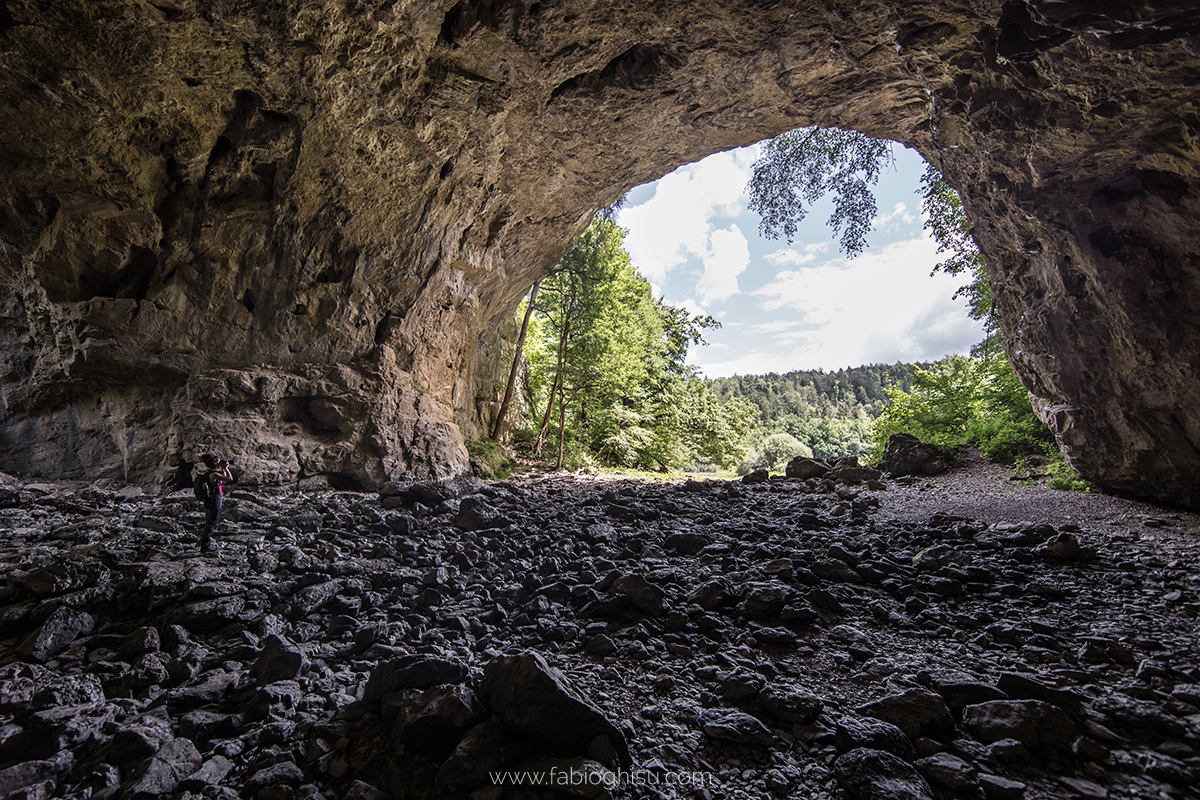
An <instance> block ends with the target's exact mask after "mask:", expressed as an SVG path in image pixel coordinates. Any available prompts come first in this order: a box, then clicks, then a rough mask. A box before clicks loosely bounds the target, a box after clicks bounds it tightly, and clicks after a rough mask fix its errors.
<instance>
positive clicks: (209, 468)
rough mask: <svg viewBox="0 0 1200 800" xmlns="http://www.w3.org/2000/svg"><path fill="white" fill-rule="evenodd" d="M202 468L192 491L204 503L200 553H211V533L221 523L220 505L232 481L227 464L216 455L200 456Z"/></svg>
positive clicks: (197, 472) (198, 471) (197, 473)
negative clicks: (226, 487)
mask: <svg viewBox="0 0 1200 800" xmlns="http://www.w3.org/2000/svg"><path fill="white" fill-rule="evenodd" d="M200 460H201V461H202V462H203V463H204V468H203V469H199V470H197V471H196V480H195V482H194V483H193V484H192V490H193V491H194V492H195V493H196V498H197V499H198V500H200V502H202V503H204V510H205V518H204V530H203V531H202V532H201V534H200V552H201V553H211V552H213V541H212V532H213V528H215V527H216V525H217V523H218V522H220V521H221V505H222V500H223V498H224V494H225V484H226V483H227V482H229V481H232V480H233V476H232V475H230V474H229V462H228V461H225V460H224V459H221V458H218V457H217V454H216V453H205V454H204V455H202V456H200Z"/></svg>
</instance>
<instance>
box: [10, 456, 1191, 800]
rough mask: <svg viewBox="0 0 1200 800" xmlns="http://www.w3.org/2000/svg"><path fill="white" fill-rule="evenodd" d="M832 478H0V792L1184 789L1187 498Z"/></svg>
mask: <svg viewBox="0 0 1200 800" xmlns="http://www.w3.org/2000/svg"><path fill="white" fill-rule="evenodd" d="M863 477H867V478H869V477H871V476H869V475H866V476H864V475H856V474H854V473H853V472H852V471H845V472H843V473H842V474H840V475H838V476H836V478H811V479H807V480H800V479H785V478H771V479H768V480H762V481H759V482H742V481H737V482H725V481H706V482H697V481H687V482H676V483H645V482H635V481H624V480H614V479H604V478H597V477H586V476H557V477H555V476H530V477H525V478H521V479H516V480H512V481H509V482H502V483H483V482H479V481H460V482H455V483H446V484H422V485H414V486H406V487H395V488H394V489H393V490H392V491H389V492H387V493H385V494H384V496H382V497H381V496H377V495H373V494H361V493H348V492H334V491H311V492H304V493H300V492H284V491H282V490H257V489H256V490H249V489H245V490H243V489H237V488H235V489H234V491H233V492H232V493H231V496H230V498H229V501H228V506H227V513H226V521H225V522H224V523H223V524H222V527H221V528H220V530H219V541H220V546H219V549H218V552H217V553H216V554H215V555H209V556H202V555H200V554H199V553H198V552H197V549H196V546H195V541H196V533H197V530H198V528H199V526H200V523H201V521H202V519H203V515H202V512H201V509H200V505H199V503H198V502H196V501H195V500H193V499H192V498H191V497H190V493H184V492H181V493H175V494H170V495H157V496H156V495H153V494H151V493H148V492H144V491H143V490H141V489H139V488H136V487H127V488H123V489H115V488H113V487H106V486H100V485H92V486H82V485H65V484H45V483H31V482H23V481H20V480H17V479H14V478H5V479H4V480H2V481H0V487H3V488H0V529H2V530H4V531H5V533H4V534H3V537H2V541H0V569H3V573H4V577H5V584H4V586H3V588H0V798H4V797H9V798H26V799H28V800H32V798H42V797H77V798H88V797H90V798H110V797H118V798H125V797H134V798H150V797H158V796H161V797H176V798H199V797H206V798H234V797H256V798H261V799H262V800H292V799H295V800H301V799H303V798H322V797H323V798H328V799H329V800H335V799H336V800H341V799H342V798H350V799H352V800H353V799H359V798H364V799H368V800H370V799H372V798H384V797H405V798H406V797H414V798H416V797H464V798H465V797H471V798H473V800H489V799H492V798H501V797H558V796H582V797H602V796H605V795H606V794H611V795H612V796H614V797H637V798H643V797H645V798H652V797H654V798H657V797H697V798H728V797H734V798H741V797H756V798H758V797H763V798H766V797H778V798H784V797H794V798H806V799H812V800H820V799H821V798H830V799H832V798H837V797H843V796H845V797H849V798H854V799H857V798H889V799H891V800H904V799H905V798H914V799H915V798H936V799H937V800H941V799H942V798H988V800H993V799H1005V800H1007V799H1008V798H1013V799H1014V800H1016V799H1018V798H1029V799H1030V800H1033V799H1034V798H1049V797H1055V798H1059V797H1085V798H1103V797H1112V798H1160V797H1161V798H1187V797H1197V796H1200V794H1198V792H1197V789H1196V788H1195V787H1196V786H1197V784H1198V783H1200V652H1198V648H1197V615H1198V612H1200V576H1198V575H1197V568H1196V563H1197V562H1196V556H1197V552H1198V550H1200V517H1197V515H1195V514H1189V513H1183V512H1178V511H1172V510H1170V509H1163V508H1156V507H1153V506H1147V505H1143V504H1138V503H1133V502H1129V501H1123V500H1118V499H1115V498H1110V497H1101V496H1094V495H1085V494H1075V493H1064V492H1055V491H1053V490H1050V489H1047V488H1045V487H1039V486H1022V485H1018V484H1015V483H1012V482H1010V481H1008V480H1006V476H1005V475H1004V474H1003V473H1002V472H999V471H997V470H995V469H993V468H991V467H989V466H988V465H986V464H981V463H978V462H972V463H968V465H967V466H965V467H963V468H961V469H959V470H956V471H955V472H952V473H949V474H947V475H943V476H939V477H935V478H923V479H910V480H902V481H892V480H871V481H869V482H862V481H861V479H862V478H863ZM752 480H753V479H752ZM499 781H505V782H506V783H505V785H500V783H499ZM515 781H522V782H523V783H524V785H522V786H521V787H519V788H517V787H514V786H513V785H512V783H513V782H515ZM533 781H542V787H541V788H533V787H532V786H530V785H529V784H530V783H531V782H533ZM547 787H551V788H547ZM610 789H611V792H610V791H609V790H610Z"/></svg>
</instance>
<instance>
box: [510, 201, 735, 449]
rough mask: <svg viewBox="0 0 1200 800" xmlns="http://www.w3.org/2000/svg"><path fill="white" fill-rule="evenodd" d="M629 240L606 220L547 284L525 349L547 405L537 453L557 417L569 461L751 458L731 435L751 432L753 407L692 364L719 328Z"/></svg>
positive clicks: (597, 223) (596, 224)
mask: <svg viewBox="0 0 1200 800" xmlns="http://www.w3.org/2000/svg"><path fill="white" fill-rule="evenodd" d="M624 236H625V231H623V230H622V229H620V228H619V227H617V225H616V223H615V222H614V221H613V220H612V219H611V216H605V215H600V216H598V218H597V219H596V220H595V221H593V223H592V224H591V225H590V226H589V227H588V228H587V230H585V231H584V233H583V234H582V235H581V237H580V239H579V241H578V242H577V243H576V245H575V247H573V248H572V249H571V251H570V252H568V253H567V255H566V256H564V257H563V259H562V261H561V262H560V263H559V265H558V266H557V267H556V268H555V269H554V270H553V271H552V272H551V274H550V275H549V276H548V277H547V278H546V279H545V280H544V281H543V282H542V289H541V293H540V297H539V300H538V302H537V303H536V309H535V319H534V320H533V321H532V322H531V329H532V330H535V331H537V335H536V336H535V337H534V339H535V340H534V341H531V342H530V344H529V345H527V347H526V353H527V356H528V363H529V367H530V369H529V372H530V373H532V375H531V377H530V380H529V384H530V386H531V387H535V392H534V393H535V395H537V397H536V398H535V402H537V403H538V407H541V406H540V404H541V402H543V400H544V402H545V413H544V414H543V415H542V425H541V429H540V431H539V435H538V445H537V449H536V452H538V453H540V451H541V447H542V446H543V444H544V442H545V441H546V438H547V436H548V434H549V430H550V426H551V423H552V420H553V419H554V415H555V412H557V422H558V448H557V449H558V453H557V457H556V465H557V466H558V467H560V468H561V467H562V466H563V465H564V463H565V462H566V461H567V459H568V454H571V460H573V461H578V460H579V459H585V458H592V459H598V460H600V461H603V462H605V463H611V464H617V465H622V466H630V467H633V466H637V467H646V468H658V469H662V468H670V467H674V466H678V465H681V464H684V463H687V462H689V461H690V460H693V459H697V458H716V459H719V460H720V462H721V463H732V462H733V461H736V460H737V459H739V458H741V457H742V456H743V455H744V453H743V451H742V450H741V449H740V442H737V441H733V440H732V439H733V437H735V436H736V437H739V438H740V437H742V436H744V434H745V427H746V423H745V422H744V418H745V417H746V416H747V409H746V408H745V407H743V406H734V407H733V408H725V407H724V406H722V404H719V403H717V402H716V401H715V400H713V399H712V398H711V397H709V396H708V390H707V387H706V386H705V385H704V384H703V382H702V381H700V380H699V379H698V378H696V376H695V375H694V374H693V372H692V371H691V370H690V368H688V367H687V366H686V364H685V360H686V357H687V350H688V347H689V346H690V345H692V344H701V343H703V332H704V331H705V330H706V329H708V328H713V327H716V326H717V325H718V323H717V322H716V320H714V319H712V318H711V317H706V316H696V315H692V314H690V313H688V312H687V311H686V310H685V309H682V308H676V307H674V306H671V305H668V304H667V303H664V302H663V301H662V300H656V299H655V298H654V295H653V291H652V288H651V286H650V283H649V282H648V281H647V280H646V279H645V278H643V277H642V276H640V275H638V274H637V271H636V270H635V269H634V268H633V266H632V264H631V263H630V260H629V255H628V253H626V252H625V250H624V247H623V239H624ZM543 393H544V398H543V397H542V394H543ZM702 417H703V418H704V419H702ZM709 463H711V462H709Z"/></svg>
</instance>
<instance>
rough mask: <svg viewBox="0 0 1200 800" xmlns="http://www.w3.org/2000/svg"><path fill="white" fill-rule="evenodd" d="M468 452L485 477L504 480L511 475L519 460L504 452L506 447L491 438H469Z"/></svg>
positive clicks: (472, 461)
mask: <svg viewBox="0 0 1200 800" xmlns="http://www.w3.org/2000/svg"><path fill="white" fill-rule="evenodd" d="M467 453H468V454H469V455H470V456H471V463H472V464H473V465H474V466H475V467H476V468H477V469H478V471H479V472H480V473H481V476H482V477H484V478H489V479H492V480H503V479H504V478H507V477H508V476H509V475H511V474H512V473H513V470H514V469H515V468H516V466H517V462H516V461H514V460H513V459H512V458H510V457H509V456H508V454H507V453H505V452H504V448H503V447H501V446H500V445H499V443H497V442H495V441H493V440H491V439H478V440H476V439H472V440H468V441H467Z"/></svg>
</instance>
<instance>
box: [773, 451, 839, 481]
mask: <svg viewBox="0 0 1200 800" xmlns="http://www.w3.org/2000/svg"><path fill="white" fill-rule="evenodd" d="M829 469H830V467H829V465H828V464H826V463H825V462H824V461H818V460H816V459H813V458H805V457H804V456H796V457H795V458H793V459H792V460H791V461H789V462H788V463H787V466H786V467H784V472H783V474H784V475H785V476H786V477H788V478H797V479H800V480H807V479H808V478H820V477H823V476H825V475H826V474H828V472H829Z"/></svg>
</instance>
